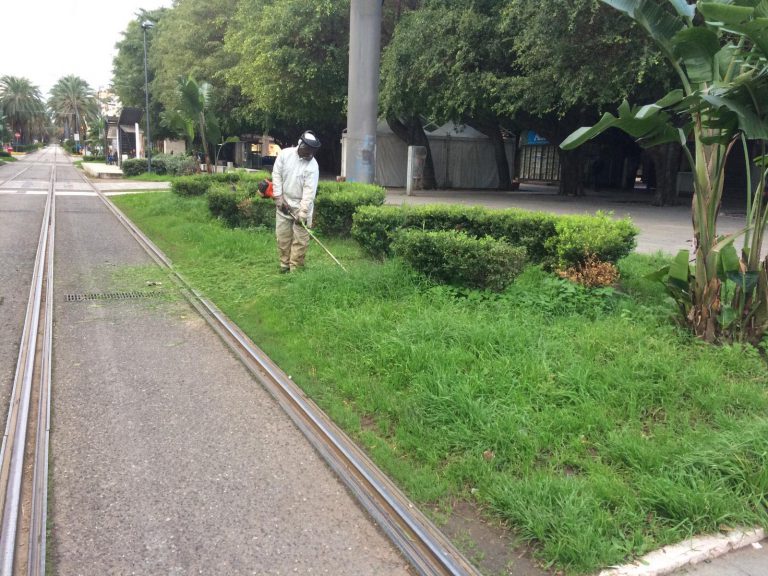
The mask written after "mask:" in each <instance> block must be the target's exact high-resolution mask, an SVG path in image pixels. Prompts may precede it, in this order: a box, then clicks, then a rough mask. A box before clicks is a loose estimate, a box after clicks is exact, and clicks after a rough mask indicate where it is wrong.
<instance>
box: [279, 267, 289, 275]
mask: <svg viewBox="0 0 768 576" xmlns="http://www.w3.org/2000/svg"><path fill="white" fill-rule="evenodd" d="M290 271H291V269H290V268H289V267H288V266H280V274H288V272H290Z"/></svg>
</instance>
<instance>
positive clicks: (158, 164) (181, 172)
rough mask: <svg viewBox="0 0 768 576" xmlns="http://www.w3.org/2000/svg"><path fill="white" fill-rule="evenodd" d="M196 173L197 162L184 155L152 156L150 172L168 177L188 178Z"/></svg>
mask: <svg viewBox="0 0 768 576" xmlns="http://www.w3.org/2000/svg"><path fill="white" fill-rule="evenodd" d="M196 171H197V160H195V158H194V157H193V156H188V155H184V154H153V155H152V172H154V173H155V174H168V175H169V176H189V175H191V174H194V173H195V172H196Z"/></svg>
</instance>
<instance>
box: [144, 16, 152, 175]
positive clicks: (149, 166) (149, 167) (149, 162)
mask: <svg viewBox="0 0 768 576" xmlns="http://www.w3.org/2000/svg"><path fill="white" fill-rule="evenodd" d="M154 26H155V24H154V22H150V21H149V20H144V22H142V23H141V29H142V30H144V98H145V103H146V107H145V110H144V114H145V115H146V117H147V172H148V173H150V174H151V173H152V136H151V135H150V132H149V78H148V76H147V30H149V29H150V28H154Z"/></svg>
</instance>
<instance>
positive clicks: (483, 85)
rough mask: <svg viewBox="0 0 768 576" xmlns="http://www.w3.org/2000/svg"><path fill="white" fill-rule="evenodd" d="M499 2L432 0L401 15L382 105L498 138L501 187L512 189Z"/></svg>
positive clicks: (385, 67)
mask: <svg viewBox="0 0 768 576" xmlns="http://www.w3.org/2000/svg"><path fill="white" fill-rule="evenodd" d="M501 5H502V2H494V1H492V0H488V1H486V2H466V1H459V0H442V1H433V2H431V3H430V4H429V5H428V7H427V8H425V9H422V10H418V11H415V12H411V13H409V14H407V15H406V16H405V17H403V19H402V20H401V21H400V23H399V24H398V26H397V28H396V30H395V34H394V37H393V39H392V41H391V42H390V44H389V45H388V46H387V48H386V50H385V53H384V57H383V62H382V88H381V107H382V110H383V111H384V113H385V115H386V116H387V117H388V118H389V119H392V118H393V117H395V118H406V119H411V122H412V123H414V122H417V121H418V120H417V119H418V118H419V117H420V116H425V117H428V118H431V119H434V120H436V121H438V122H444V121H447V120H453V121H455V122H461V123H465V124H469V125H471V126H473V127H475V128H477V129H478V130H480V131H481V132H483V133H484V134H485V135H486V136H488V137H489V138H490V140H491V143H492V144H493V147H494V151H495V157H496V163H497V172H498V181H499V184H498V187H499V188H501V189H509V188H510V187H511V178H510V170H509V164H508V161H507V156H506V150H505V145H504V140H503V138H502V131H501V121H500V118H499V116H498V114H497V113H496V111H495V110H496V108H498V104H499V95H500V90H501V88H502V87H503V85H504V82H505V80H506V77H507V75H508V74H509V73H510V62H509V59H508V58H507V56H506V54H505V52H504V50H503V43H502V42H500V39H499V35H498V33H497V32H496V30H497V27H498V25H497V22H498V17H499V9H500V6H501ZM414 135H415V136H417V137H418V136H419V134H418V131H416V132H415V133H414ZM414 143H415V142H414Z"/></svg>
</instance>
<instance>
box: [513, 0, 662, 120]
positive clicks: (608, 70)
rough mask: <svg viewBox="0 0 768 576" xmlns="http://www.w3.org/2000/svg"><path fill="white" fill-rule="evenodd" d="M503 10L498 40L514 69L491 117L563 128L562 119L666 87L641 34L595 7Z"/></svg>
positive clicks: (552, 0) (540, 1) (548, 1)
mask: <svg viewBox="0 0 768 576" xmlns="http://www.w3.org/2000/svg"><path fill="white" fill-rule="evenodd" d="M504 4H505V5H504V9H503V12H502V14H503V16H502V18H501V19H500V21H499V23H498V27H499V29H500V32H499V34H500V37H502V38H505V39H508V44H507V53H514V55H515V60H514V62H515V65H516V69H515V73H514V74H510V76H509V78H508V83H507V84H506V85H505V89H504V90H502V91H501V94H500V96H499V98H500V100H501V103H500V108H501V110H500V111H499V112H502V111H503V112H504V113H506V114H513V113H514V112H515V111H525V112H526V113H530V114H535V115H543V114H550V113H553V112H554V113H556V114H557V115H558V116H559V118H558V120H559V121H563V118H562V117H563V116H564V115H566V114H567V113H569V112H570V113H571V114H573V113H576V112H577V111H578V110H579V109H580V108H581V109H583V108H584V107H587V108H588V109H591V110H595V109H596V108H600V107H603V106H606V105H613V104H614V103H615V102H617V101H620V100H621V99H622V98H624V97H627V96H628V95H629V94H632V93H637V92H644V93H647V92H650V93H655V92H658V91H661V90H663V89H664V88H663V86H666V84H667V82H668V74H667V71H666V70H665V68H664V67H663V66H661V65H660V62H661V61H662V58H661V57H660V55H659V53H658V51H657V50H655V49H654V46H653V43H652V42H651V41H650V40H649V39H648V38H647V37H646V36H645V35H644V34H643V33H642V30H640V29H639V27H638V26H637V25H635V24H634V23H633V22H632V21H631V20H629V19H622V18H617V17H616V13H615V12H614V11H613V10H611V9H610V8H608V7H607V6H604V5H601V3H599V2H595V1H594V0H567V1H565V2H563V0H508V1H507V2H505V3H504ZM662 93H663V92H662ZM593 113H594V112H591V113H590V114H593Z"/></svg>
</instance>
